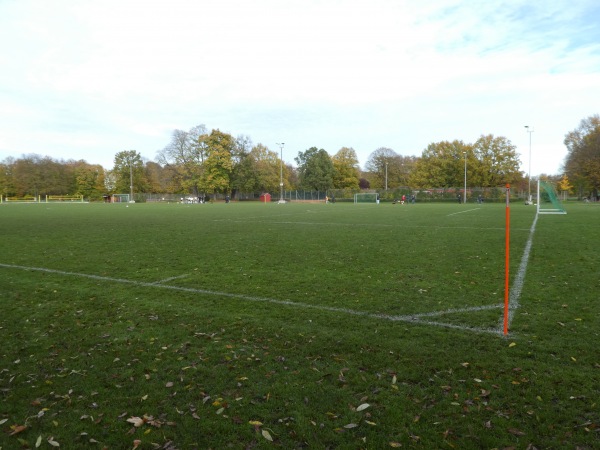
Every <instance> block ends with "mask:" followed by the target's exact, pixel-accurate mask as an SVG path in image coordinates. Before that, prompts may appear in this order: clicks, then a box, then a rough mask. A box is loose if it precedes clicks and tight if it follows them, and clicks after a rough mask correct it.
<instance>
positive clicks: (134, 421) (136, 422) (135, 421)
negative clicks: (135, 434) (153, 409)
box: [127, 417, 144, 427]
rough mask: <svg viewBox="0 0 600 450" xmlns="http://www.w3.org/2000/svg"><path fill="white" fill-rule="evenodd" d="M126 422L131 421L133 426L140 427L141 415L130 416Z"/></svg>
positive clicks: (142, 422) (141, 423) (142, 423)
mask: <svg viewBox="0 0 600 450" xmlns="http://www.w3.org/2000/svg"><path fill="white" fill-rule="evenodd" d="M127 422H129V423H132V424H133V426H134V427H141V426H142V425H144V419H142V418H141V417H130V418H129V419H127Z"/></svg>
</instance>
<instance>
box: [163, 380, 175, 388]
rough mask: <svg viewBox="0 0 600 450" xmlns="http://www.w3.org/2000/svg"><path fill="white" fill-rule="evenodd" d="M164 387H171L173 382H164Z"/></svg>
mask: <svg viewBox="0 0 600 450" xmlns="http://www.w3.org/2000/svg"><path fill="white" fill-rule="evenodd" d="M165 387H173V382H172V381H169V382H168V383H167V384H165Z"/></svg>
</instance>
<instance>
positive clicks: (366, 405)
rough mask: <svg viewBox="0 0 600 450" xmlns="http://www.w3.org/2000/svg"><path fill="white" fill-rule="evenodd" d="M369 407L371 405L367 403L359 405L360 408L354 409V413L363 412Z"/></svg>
mask: <svg viewBox="0 0 600 450" xmlns="http://www.w3.org/2000/svg"><path fill="white" fill-rule="evenodd" d="M369 406H371V405H369V404H368V403H363V404H362V405H360V406H358V407H357V408H356V411H358V412H360V411H364V410H365V409H367V408H368V407H369Z"/></svg>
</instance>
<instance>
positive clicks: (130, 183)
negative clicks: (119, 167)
mask: <svg viewBox="0 0 600 450" xmlns="http://www.w3.org/2000/svg"><path fill="white" fill-rule="evenodd" d="M132 202H133V160H132V159H131V158H129V203H132Z"/></svg>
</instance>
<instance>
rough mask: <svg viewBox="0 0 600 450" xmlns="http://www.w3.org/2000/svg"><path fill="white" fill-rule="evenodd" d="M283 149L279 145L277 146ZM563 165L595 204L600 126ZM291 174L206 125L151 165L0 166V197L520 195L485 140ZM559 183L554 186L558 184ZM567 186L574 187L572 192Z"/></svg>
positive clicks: (505, 156) (49, 162) (495, 147)
mask: <svg viewBox="0 0 600 450" xmlns="http://www.w3.org/2000/svg"><path fill="white" fill-rule="evenodd" d="M281 145H283V144H281ZM565 145H566V146H567V150H568V155H567V157H566V159H565V166H564V168H565V171H564V176H563V178H562V180H560V182H561V189H563V190H566V189H570V188H574V189H576V191H577V193H578V194H579V195H580V196H584V195H585V194H586V193H589V194H591V195H592V196H595V197H597V196H598V189H599V188H600V117H599V116H598V115H595V116H592V117H589V118H587V119H584V120H583V121H582V122H581V124H580V126H579V127H578V128H577V129H576V130H574V131H571V132H569V133H567V135H566V136H565ZM294 161H295V163H296V166H293V165H291V164H289V163H285V162H284V161H283V160H282V159H281V157H280V155H279V154H278V153H277V151H274V150H271V149H269V147H267V146H265V145H263V144H256V145H253V143H252V140H251V139H250V137H248V136H244V135H240V136H237V137H233V136H232V135H231V134H228V133H224V132H222V131H220V130H219V129H213V130H211V131H210V132H209V131H208V130H207V129H206V127H205V126H204V125H198V126H195V127H193V128H191V129H190V130H188V131H184V130H174V131H173V133H172V135H171V140H170V142H169V143H168V144H167V145H166V146H165V147H164V148H163V149H162V150H160V151H159V152H158V153H157V155H156V161H148V160H145V159H144V158H142V156H141V155H140V153H139V152H137V151H136V150H123V151H120V152H118V153H116V155H115V157H114V166H113V167H112V168H110V169H105V168H103V167H102V166H100V165H93V164H88V163H87V162H85V161H83V160H80V161H72V160H69V161H59V160H54V159H52V158H51V157H48V156H45V157H42V156H40V155H37V154H31V155H23V156H22V157H21V158H6V159H5V160H3V161H2V162H0V193H2V194H3V195H4V196H16V197H24V196H28V195H31V196H38V195H83V196H84V197H85V198H88V199H91V200H94V199H101V198H102V197H103V196H104V195H107V194H112V193H128V192H130V190H131V189H132V188H133V191H134V192H136V193H164V194H190V195H193V196H210V195H212V194H216V193H220V194H228V195H230V196H231V197H232V198H235V197H236V195H237V194H238V193H240V192H245V193H251V192H255V193H261V192H272V193H276V192H279V190H280V189H284V190H293V189H305V190H317V191H322V192H326V191H328V190H330V189H345V190H349V191H358V190H360V189H373V190H378V191H381V190H385V189H396V188H398V187H410V188H413V189H424V188H448V187H462V186H463V183H464V175H465V168H466V170H467V173H468V177H467V183H468V187H483V188H485V187H497V186H502V185H504V184H506V183H510V184H511V185H514V186H521V187H522V186H524V184H526V183H527V180H526V178H525V174H524V173H523V172H522V171H521V170H520V161H519V158H518V156H517V152H516V147H515V146H514V145H513V144H512V143H511V142H510V140H508V139H506V138H505V137H497V136H493V135H491V134H489V135H482V136H480V138H479V139H478V140H477V141H476V142H475V143H464V142H463V141H460V140H454V141H441V142H435V143H431V144H429V145H428V146H427V148H426V149H424V150H423V152H422V154H421V156H419V157H416V156H402V155H399V154H397V153H396V152H395V151H394V150H392V149H390V148H386V147H381V148H378V149H376V150H374V151H373V152H372V153H371V154H370V156H369V158H368V160H367V161H366V164H365V167H364V170H361V168H360V167H359V163H358V158H357V156H356V151H355V150H354V149H353V148H352V147H343V148H341V149H339V150H338V151H337V152H336V153H335V154H333V155H330V154H329V153H328V152H327V151H326V150H324V149H322V148H318V147H311V148H309V149H306V150H305V151H300V152H298V155H297V156H296V157H295V158H294ZM545 178H555V180H556V181H558V178H559V177H556V176H554V177H548V176H545ZM570 180H572V182H573V186H572V185H571V184H570Z"/></svg>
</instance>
